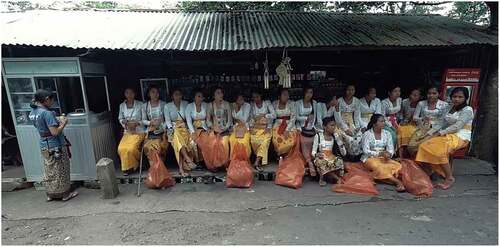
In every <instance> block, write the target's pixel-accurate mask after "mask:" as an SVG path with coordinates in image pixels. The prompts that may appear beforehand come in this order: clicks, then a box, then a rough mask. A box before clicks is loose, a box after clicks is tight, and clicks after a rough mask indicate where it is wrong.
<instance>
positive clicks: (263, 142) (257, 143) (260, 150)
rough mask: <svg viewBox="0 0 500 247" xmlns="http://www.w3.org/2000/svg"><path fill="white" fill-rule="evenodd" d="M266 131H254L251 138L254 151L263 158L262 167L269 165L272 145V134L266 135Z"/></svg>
mask: <svg viewBox="0 0 500 247" xmlns="http://www.w3.org/2000/svg"><path fill="white" fill-rule="evenodd" d="M265 131H266V130H265V129H253V130H252V134H251V137H250V142H251V144H252V150H253V152H254V153H255V155H257V157H262V165H267V156H268V151H269V144H271V137H272V134H271V132H269V133H265Z"/></svg>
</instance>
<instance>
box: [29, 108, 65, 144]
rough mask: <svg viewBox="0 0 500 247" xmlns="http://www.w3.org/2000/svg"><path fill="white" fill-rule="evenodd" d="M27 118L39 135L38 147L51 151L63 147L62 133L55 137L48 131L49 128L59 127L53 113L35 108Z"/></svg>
mask: <svg viewBox="0 0 500 247" xmlns="http://www.w3.org/2000/svg"><path fill="white" fill-rule="evenodd" d="M29 117H30V120H31V121H33V124H34V125H35V128H36V129H37V130H38V133H39V134H40V146H41V147H42V148H49V149H51V148H55V147H61V146H64V145H65V141H64V134H63V133H62V132H61V134H59V135H57V136H53V135H52V134H51V133H50V130H49V127H58V126H59V121H58V120H57V118H56V113H55V112H53V111H49V110H47V109H46V108H43V107H37V108H35V109H33V110H32V111H31V112H30V115H29ZM47 145H48V147H47Z"/></svg>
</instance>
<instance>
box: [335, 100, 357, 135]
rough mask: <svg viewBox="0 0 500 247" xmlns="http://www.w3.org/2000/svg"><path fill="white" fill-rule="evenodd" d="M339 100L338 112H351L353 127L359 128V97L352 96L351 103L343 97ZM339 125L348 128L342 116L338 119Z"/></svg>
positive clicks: (344, 128)
mask: <svg viewBox="0 0 500 247" xmlns="http://www.w3.org/2000/svg"><path fill="white" fill-rule="evenodd" d="M338 102H339V114H340V116H342V114H343V113H346V112H348V113H353V114H354V115H353V120H354V127H355V128H361V109H360V104H359V99H358V98H356V97H353V98H352V102H351V104H347V102H346V101H345V100H344V97H342V98H340V99H339V100H338ZM339 125H340V126H341V127H340V128H341V129H342V130H346V129H348V128H349V126H348V125H347V123H345V122H344V120H343V118H341V119H340V122H339Z"/></svg>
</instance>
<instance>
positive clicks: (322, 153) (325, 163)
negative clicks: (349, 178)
mask: <svg viewBox="0 0 500 247" xmlns="http://www.w3.org/2000/svg"><path fill="white" fill-rule="evenodd" d="M346 153H347V152H346V149H345V147H344V143H343V141H342V140H341V138H340V137H339V134H338V133H337V127H336V123H335V120H334V118H333V117H326V118H324V119H323V132H319V133H318V134H316V136H315V137H314V142H313V149H312V156H313V157H315V159H314V165H315V166H316V170H317V171H318V174H319V185H320V186H325V185H326V182H325V176H332V177H333V178H334V179H335V181H336V183H340V182H341V179H340V177H342V176H343V175H344V163H343V160H342V157H343V156H345V155H346Z"/></svg>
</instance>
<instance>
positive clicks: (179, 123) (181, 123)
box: [175, 120, 186, 128]
mask: <svg viewBox="0 0 500 247" xmlns="http://www.w3.org/2000/svg"><path fill="white" fill-rule="evenodd" d="M175 127H176V128H186V123H184V121H182V120H176V121H175Z"/></svg>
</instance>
